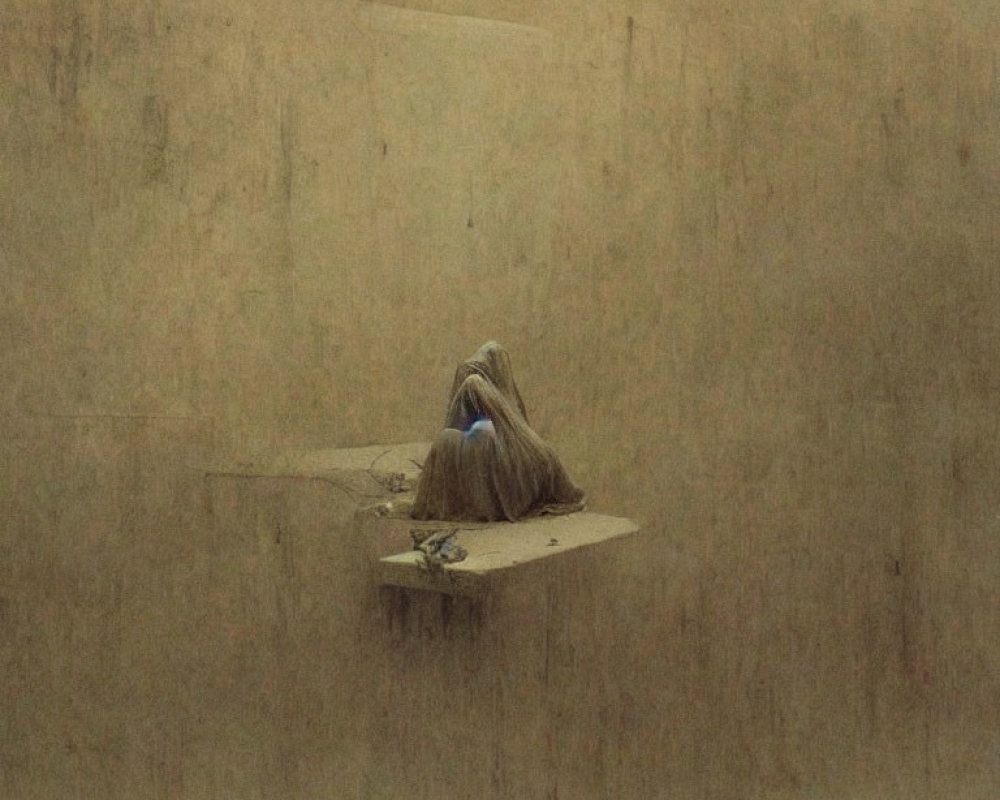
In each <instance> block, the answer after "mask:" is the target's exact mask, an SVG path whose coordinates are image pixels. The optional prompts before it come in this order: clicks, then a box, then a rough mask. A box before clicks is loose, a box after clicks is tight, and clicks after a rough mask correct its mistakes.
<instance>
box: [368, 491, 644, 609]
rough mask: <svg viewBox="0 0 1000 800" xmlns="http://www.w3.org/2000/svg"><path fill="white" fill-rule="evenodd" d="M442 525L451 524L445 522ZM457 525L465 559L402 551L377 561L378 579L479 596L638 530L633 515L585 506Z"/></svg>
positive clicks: (434, 590)
mask: <svg viewBox="0 0 1000 800" xmlns="http://www.w3.org/2000/svg"><path fill="white" fill-rule="evenodd" d="M438 524H439V526H440V527H442V528H447V527H449V523H446V522H442V523H438ZM453 527H456V528H458V529H459V532H458V533H457V534H456V537H455V541H456V543H457V544H459V545H461V546H462V547H464V548H465V550H466V552H467V554H468V555H467V556H466V558H465V559H464V560H463V561H459V562H457V563H454V564H445V565H442V566H440V567H436V568H428V567H427V566H426V564H425V562H424V560H423V555H422V554H421V553H419V552H417V551H415V550H412V551H409V552H405V553H398V554H396V555H392V556H387V557H385V558H382V559H380V560H379V564H378V578H379V581H380V582H381V583H382V584H383V585H388V586H400V587H404V588H409V589H423V590H425V591H432V592H441V593H444V594H451V595H461V596H468V597H476V596H480V595H482V594H485V593H486V591H487V590H488V589H489V588H490V587H491V586H492V585H493V584H494V583H496V582H497V581H499V580H502V579H503V578H505V577H508V576H510V575H511V574H512V573H513V572H514V571H517V570H518V569H519V568H523V567H525V566H527V565H528V564H532V563H535V562H538V561H540V560H542V559H548V558H557V557H558V556H560V555H563V554H565V553H568V552H572V551H576V550H581V549H593V548H598V547H602V546H607V545H609V544H610V543H611V542H613V540H616V539H620V538H622V537H627V536H631V535H633V534H635V533H638V531H639V526H638V525H636V523H634V522H633V521H632V520H629V519H624V518H621V517H609V516H605V515H603V514H592V513H589V512H586V511H581V512H577V513H574V514H567V515H566V516H543V517H536V518H533V519H528V520H522V521H520V522H514V523H510V522H504V523H496V524H492V525H489V526H486V527H480V528H474V529H466V528H464V527H463V526H462V524H461V523H454V524H453Z"/></svg>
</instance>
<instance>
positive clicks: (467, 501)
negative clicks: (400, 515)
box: [411, 342, 584, 522]
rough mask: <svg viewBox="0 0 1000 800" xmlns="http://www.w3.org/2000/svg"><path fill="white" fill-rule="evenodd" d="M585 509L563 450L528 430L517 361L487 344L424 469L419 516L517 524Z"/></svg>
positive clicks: (464, 371)
mask: <svg viewBox="0 0 1000 800" xmlns="http://www.w3.org/2000/svg"><path fill="white" fill-rule="evenodd" d="M476 423H480V424H478V425H477V424H476ZM583 505H584V494H583V491H582V490H581V489H580V488H579V487H578V486H576V484H574V483H573V481H572V480H571V479H570V477H569V475H568V474H567V472H566V470H565V469H564V468H563V465H562V463H561V462H560V461H559V457H558V456H557V455H556V452H555V450H553V449H552V447H550V446H549V445H548V444H546V443H545V442H544V441H543V440H542V438H541V437H540V436H539V435H538V434H537V433H535V432H534V431H533V430H532V429H531V427H530V426H529V425H528V418H527V413H526V412H525V409H524V401H523V400H522V399H521V394H520V392H518V390H517V384H516V383H515V382H514V373H513V370H512V368H511V363H510V356H509V355H508V354H507V351H506V350H505V349H504V348H503V347H502V346H501V345H499V344H498V343H496V342H487V343H486V344H484V345H483V346H482V347H481V348H479V350H478V351H477V352H476V353H475V355H473V356H472V357H471V358H469V359H467V360H466V361H465V362H464V363H462V364H460V365H459V367H458V369H457V370H456V371H455V380H454V382H453V384H452V390H451V400H450V402H449V404H448V413H447V415H446V416H445V427H444V429H443V430H442V431H441V432H440V433H438V435H437V437H436V438H435V439H434V442H433V444H432V445H431V449H430V452H429V453H428V455H427V459H426V461H425V462H424V467H423V470H422V472H421V474H420V478H419V480H418V483H417V496H416V499H415V500H414V504H413V510H412V512H411V514H412V516H413V517H414V518H415V519H440V520H468V521H472V520H477V521H485V520H504V519H506V520H510V521H511V522H513V521H515V520H518V519H521V518H523V517H527V516H532V515H534V514H542V513H551V514H567V513H569V512H571V511H578V510H579V509H581V508H583Z"/></svg>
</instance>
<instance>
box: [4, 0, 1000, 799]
mask: <svg viewBox="0 0 1000 800" xmlns="http://www.w3.org/2000/svg"><path fill="white" fill-rule="evenodd" d="M403 5H406V6H408V8H399V7H397V6H388V5H379V4H368V3H348V2H344V3H338V2H319V1H318V0H302V1H301V2H282V1H281V0H270V1H269V0H251V1H250V2H242V3H226V2H222V0H200V1H199V2H195V1H194V0H178V1H177V2H173V3H162V2H159V1H158V0H145V1H144V2H143V1H142V0H140V1H138V2H123V1H122V0H118V1H117V2H116V1H115V0H110V1H109V2H97V0H47V1H43V2H38V1H37V0H8V2H7V3H5V4H4V6H3V8H2V9H0V159H2V162H0V163H2V169H0V276H2V280H3V292H2V293H0V337H2V342H3V344H2V353H3V359H2V360H0V393H2V394H0V403H2V408H3V413H4V415H5V416H4V419H3V435H4V444H3V447H2V449H0V455H2V460H0V465H2V473H0V479H2V483H0V492H2V494H0V504H2V505H0V509H2V511H3V513H4V518H5V522H6V524H5V525H4V530H3V535H2V539H0V547H2V550H0V554H2V555H3V559H2V564H0V581H2V583H0V586H2V590H0V597H2V600H0V624H2V625H3V628H2V636H3V638H2V639H0V648H2V649H0V657H2V658H3V659H4V662H3V664H4V667H5V669H7V671H8V672H9V674H13V675H15V679H14V681H13V683H12V684H9V685H8V688H7V690H6V691H7V693H6V695H5V696H4V697H5V699H4V702H5V703H7V704H13V705H14V707H15V709H16V712H15V713H12V714H5V715H4V719H5V722H6V728H4V729H2V731H3V735H4V736H5V737H6V740H5V741H6V742H7V744H8V746H7V747H4V748H2V750H3V752H4V755H2V756H0V758H4V759H6V760H5V761H3V762H0V763H2V764H3V767H4V781H6V783H0V786H6V787H8V788H11V789H12V790H13V789H16V788H17V787H19V786H24V785H26V784H24V783H23V782H21V778H19V777H18V776H19V775H24V774H27V773H26V772H25V771H26V770H30V769H31V768H32V764H33V763H36V762H33V761H32V758H29V756H33V755H34V754H37V753H42V752H44V753H48V754H49V757H51V758H56V757H57V756H56V755H55V754H56V753H59V752H61V751H60V748H63V749H67V750H68V749H69V748H71V746H72V742H73V741H74V737H76V738H79V736H80V732H81V731H85V730H87V729H88V727H90V726H97V727H98V728H101V729H102V730H106V731H107V733H108V735H109V736H112V735H125V734H124V733H122V732H121V730H120V729H118V728H115V726H114V718H108V717H107V716H106V715H102V713H101V712H100V709H102V708H104V707H105V706H104V703H103V701H102V702H98V701H97V700H95V698H100V697H103V695H100V694H99V692H102V691H103V692H112V691H114V685H116V684H112V685H111V686H110V688H109V685H106V684H102V683H101V682H100V680H99V679H98V678H99V676H101V675H104V674H105V673H108V672H110V673H111V674H113V675H115V676H117V677H115V678H114V680H115V681H118V680H128V678H127V677H125V676H128V675H130V674H143V675H149V674H152V673H150V672H149V670H152V669H153V666H151V665H150V664H148V663H144V662H139V663H134V662H129V663H122V664H119V663H117V662H115V663H112V662H110V661H109V662H108V663H105V661H107V659H108V658H110V657H109V656H106V655H102V654H103V653H106V652H108V651H107V650H106V649H105V648H104V647H103V645H102V644H101V643H100V641H97V640H94V639H93V637H92V636H91V635H90V634H89V633H88V634H87V635H86V636H84V635H83V634H81V633H80V632H81V631H89V632H92V631H100V632H101V635H103V636H106V637H110V641H111V642H112V643H113V642H114V641H115V639H114V637H121V636H124V635H127V634H129V632H134V630H136V628H135V627H134V626H135V625H138V624H139V623H138V622H136V621H135V620H132V621H128V620H125V621H122V620H121V619H120V618H118V617H115V615H114V614H111V613H109V609H114V608H115V607H116V606H115V603H118V602H123V601H122V598H121V597H120V595H119V594H116V592H118V593H121V592H126V593H127V592H129V591H136V592H138V591H139V589H138V588H136V587H139V586H149V585H153V586H156V585H159V584H157V581H160V582H161V584H162V585H164V586H173V585H176V581H175V580H174V579H173V578H170V579H168V578H166V577H164V575H165V571H166V570H169V563H170V560H169V558H167V556H166V555H162V557H161V555H159V554H169V553H173V552H177V551H178V548H180V550H181V551H183V548H184V547H185V546H186V541H187V540H186V539H185V533H186V531H187V530H188V529H189V528H191V527H197V526H200V525H204V524H206V523H205V521H204V510H203V509H201V507H200V506H199V503H200V502H202V499H203V496H202V489H201V488H199V484H198V481H197V475H198V469H199V467H200V465H201V464H203V463H204V462H205V461H206V460H210V459H213V458H216V459H217V458H222V457H232V458H234V459H236V460H244V461H245V460H249V459H252V458H254V457H255V454H258V453H260V452H263V451H267V450H270V449H273V448H275V447H278V446H282V445H288V444H295V445H323V446H329V445H333V444H338V445H353V444H360V443H367V442H375V441H410V440H426V439H428V438H429V437H430V436H431V435H432V434H433V432H434V430H435V428H436V427H437V425H438V424H439V420H440V418H441V416H442V414H443V401H444V397H443V395H444V393H445V391H446V389H447V387H448V385H449V381H450V377H451V370H452V369H453V366H454V364H455V363H456V362H457V361H458V360H460V359H461V358H463V357H464V356H466V355H468V354H470V353H471V352H472V351H473V350H474V349H475V348H476V347H477V346H478V345H479V344H481V343H482V341H483V340H485V339H487V338H491V337H495V338H497V339H499V340H500V341H502V342H503V343H504V344H505V345H506V346H507V347H508V348H509V349H510V350H511V352H512V354H513V356H514V359H515V369H517V370H519V375H520V376H521V377H520V381H521V384H522V385H521V388H522V390H523V393H524V395H525V398H526V401H527V403H528V406H529V409H528V410H529V414H530V415H531V417H532V420H533V422H534V423H535V424H536V427H537V428H538V429H539V430H540V432H541V433H542V434H543V435H545V436H546V437H547V438H549V439H550V440H551V441H552V442H553V443H555V444H556V446H557V447H558V449H559V450H560V452H561V454H562V455H563V457H564V460H565V462H566V463H567V466H568V467H569V468H570V470H571V472H572V473H573V474H574V476H575V477H576V478H577V479H578V481H579V482H580V483H581V484H583V485H585V486H586V487H587V488H588V489H589V490H590V492H591V495H592V498H593V506H594V507H595V508H596V509H597V510H601V511H608V512H612V513H622V514H625V515H628V516H632V517H636V518H638V519H640V520H641V521H643V522H644V523H646V524H648V525H649V526H650V527H651V528H653V529H654V530H656V531H657V535H656V536H655V537H653V539H652V540H651V544H650V551H649V553H648V559H647V560H646V561H645V569H646V570H648V574H643V575H641V576H639V577H638V578H637V580H641V581H642V582H643V584H642V585H644V586H647V587H648V592H647V595H646V597H647V598H648V603H649V605H648V607H647V608H644V609H643V612H642V614H641V615H638V616H641V620H642V623H641V626H640V624H639V623H638V622H637V628H636V629H635V631H631V632H629V635H631V636H638V637H642V639H643V640H644V641H648V653H647V657H646V661H645V662H644V664H643V668H642V671H641V674H640V675H637V676H636V677H635V681H636V686H637V689H636V695H635V696H636V697H639V698H642V699H643V702H644V703H646V704H647V705H646V706H645V707H648V708H650V709H651V712H650V714H649V715H648V716H644V717H641V725H642V726H643V728H642V731H641V734H640V733H637V734H636V737H637V738H636V740H635V741H636V742H640V743H641V747H640V746H637V747H636V748H635V750H634V752H632V753H631V754H630V756H629V758H630V759H631V760H629V761H628V763H627V766H628V768H632V769H638V770H643V771H644V774H646V775H647V776H648V777H649V781H650V783H649V784H648V785H649V786H661V787H663V790H664V792H665V791H666V790H667V789H668V788H669V787H670V786H671V785H681V786H684V787H687V790H688V791H690V792H692V793H693V794H695V796H698V793H700V794H701V796H706V797H731V796H738V795H739V792H743V793H744V795H745V796H747V797H758V796H760V797H763V796H774V797H786V796H787V797H798V796H808V793H809V792H810V791H814V793H817V792H821V791H823V790H824V789H825V788H829V789H830V790H831V791H836V790H838V789H846V788H852V787H853V788H857V790H858V792H859V793H860V794H861V796H879V797H886V796H890V797H892V796H898V797H912V796H927V797H938V796H944V795H948V794H956V793H963V796H966V797H975V796H977V795H976V792H977V791H979V792H980V793H981V796H986V792H987V791H988V790H989V788H990V787H991V786H993V785H995V784H996V782H997V780H998V779H1000V734H998V732H997V729H996V723H995V720H996V719H997V718H998V715H1000V707H998V699H997V698H998V697H1000V691H998V690H1000V678H998V677H997V674H996V669H995V667H994V664H995V662H996V661H997V658H998V657H1000V653H998V651H997V645H996V642H997V641H1000V613H998V611H997V608H998V599H1000V598H998V593H997V589H996V583H997V577H998V575H1000V556H998V550H997V547H996V541H997V537H998V534H1000V517H998V514H997V510H996V509H997V507H998V503H997V496H996V495H997V486H998V482H997V479H998V477H1000V476H998V463H997V444H998V442H997V436H998V428H997V416H996V413H995V407H996V404H997V399H998V392H1000V366H998V364H997V361H996V358H995V353H996V352H997V350H998V346H1000V329H998V317H997V314H996V308H997V303H998V300H1000V286H998V281H1000V270H998V263H1000V241H998V239H997V233H996V230H997V225H996V220H997V219H998V218H1000V191H998V189H1000V77H998V67H997V64H998V59H1000V53H998V50H1000V46H998V44H997V42H1000V14H998V12H997V10H996V4H995V3H993V2H988V1H987V0H983V2H976V0H962V1H961V2H943V0H924V2H920V3H916V4H900V5H898V6H889V5H887V4H879V3H873V2H861V0H856V1H852V0H836V1H835V2H823V3H820V2H812V1H809V2H801V1H799V2H792V0H774V2H756V3H752V4H749V5H748V4H741V5H739V6H737V5H731V4H727V3H723V2H715V0H711V1H710V2H680V0H678V1H677V2H656V3H653V2H639V0H636V1H635V2H628V1H627V0H623V1H622V2H611V1H610V0H600V2H586V3H583V2H581V3H573V4H565V3H563V4H542V3H536V2H523V1H522V0H505V1H504V2H493V3H488V4H487V3H483V2H481V0H465V1H464V2H461V1H460V0H425V1H424V2H415V1H414V2H408V3H405V4H403ZM483 16H488V17H490V18H491V19H488V20H487V19H482V17H483ZM122 576H124V577H122ZM129 576H131V577H129ZM130 587H132V588H130ZM144 591H145V590H144ZM140 594H141V597H142V598H147V599H148V598H152V597H153V596H154V594H148V595H147V594H143V593H140ZM127 599H128V598H126V600H127ZM137 602H138V601H137ZM142 602H146V600H145V599H144V600H143V601H142ZM149 602H150V603H152V600H151V599H150V600H149ZM163 603H164V604H165V605H162V606H160V607H159V608H158V610H157V611H156V612H155V613H157V614H161V615H163V614H167V610H166V609H168V608H169V605H168V604H169V599H166V598H165V599H164V600H163ZM46 604H48V605H46ZM74 606H76V607H78V608H79V609H80V610H79V614H80V615H81V616H80V617H79V618H78V619H77V618H70V619H65V618H63V617H62V616H60V615H59V614H56V613H55V612H54V611H53V609H56V608H69V607H74ZM133 607H134V606H133ZM151 609H152V606H151ZM150 613H153V612H152V610H151V612H150ZM88 615H89V616H88ZM164 624H166V623H164ZM123 625H124V626H126V627H124V628H123V627H122V626H123ZM123 630H124V631H125V633H123ZM74 631H75V632H76V633H75V634H74ZM129 635H130V634H129ZM74 636H75V637H76V638H74ZM78 639H82V641H78ZM88 648H89V649H88ZM115 652H117V651H115ZM102 659H104V660H102ZM157 669H165V668H163V667H157ZM176 669H177V670H182V669H183V665H181V666H177V667H176ZM169 675H170V673H169V671H167V672H165V673H164V677H165V678H169ZM144 680H145V678H144ZM55 687H58V691H55ZM95 693H96V694H95ZM43 697H47V698H50V702H49V703H48V704H43V711H44V714H43V715H42V716H41V717H38V715H37V714H36V711H35V706H34V705H33V703H34V702H35V700H38V699H39V698H43ZM25 698H28V699H27V700H25ZM52 698H55V699H52ZM637 719H638V718H637ZM636 724H637V725H638V724H640V722H636ZM102 726H103V728H102ZM12 742H16V743H19V744H18V746H17V747H14V746H11V743H12ZM25 742H27V744H25ZM90 757H92V758H93V759H95V761H94V762H93V763H94V764H96V765H97V767H95V770H96V771H95V772H94V773H93V774H95V775H100V774H102V773H101V770H100V767H101V766H102V765H103V764H104V763H105V762H104V761H102V759H103V758H105V757H106V756H102V754H101V752H100V751H96V752H95V753H92V754H91V756H90ZM42 763H43V764H44V763H45V762H44V761H43V762H42ZM36 768H37V767H36ZM622 768H623V769H624V768H625V767H624V766H623V767H622ZM977 787H979V788H978V789H977ZM117 790H119V791H124V790H123V789H121V787H118V789H117ZM8 794H9V792H8ZM841 796H842V795H841Z"/></svg>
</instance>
